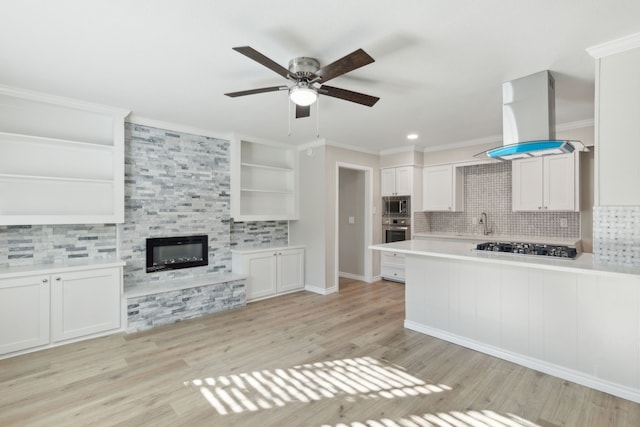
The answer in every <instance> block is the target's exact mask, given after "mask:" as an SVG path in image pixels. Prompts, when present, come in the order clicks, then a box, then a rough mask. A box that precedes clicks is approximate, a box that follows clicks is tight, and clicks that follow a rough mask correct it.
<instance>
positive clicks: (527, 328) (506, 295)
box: [370, 239, 640, 402]
mask: <svg viewBox="0 0 640 427" xmlns="http://www.w3.org/2000/svg"><path fill="white" fill-rule="evenodd" d="M370 248H371V249H374V250H380V251H389V252H396V253H401V254H404V255H405V256H406V282H405V287H406V291H405V292H406V294H405V304H406V319H405V327H406V328H408V329H412V330H415V331H418V332H422V333H425V334H428V335H431V336H434V337H437V338H441V339H444V340H446V341H449V342H452V343H455V344H459V345H462V346H465V347H468V348H471V349H474V350H478V351H481V352H484V353H487V354H490V355H493V356H496V357H499V358H502V359H505V360H509V361H512V362H515V363H518V364H520V365H523V366H527V367H529V368H532V369H536V370H539V371H542V372H546V373H548V374H551V375H554V376H557V377H561V378H564V379H567V380H570V381H573V382H576V383H579V384H583V385H586V386H589V387H592V388H595V389H598V390H602V391H605V392H608V393H611V394H614V395H616V396H620V397H623V398H626V399H629V400H632V401H635V402H640V269H637V268H631V267H624V266H613V265H599V264H596V263H594V262H593V257H592V255H591V254H585V253H583V254H580V255H579V256H578V257H577V258H576V259H573V260H571V259H558V258H553V257H546V256H533V255H531V256H527V255H518V254H502V253H491V252H489V253H487V252H478V251H474V250H473V249H474V248H475V243H473V242H468V241H456V240H437V239H429V240H408V241H403V242H394V243H387V244H380V245H373V246H371V247H370Z"/></svg>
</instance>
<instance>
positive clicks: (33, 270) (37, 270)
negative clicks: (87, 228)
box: [0, 259, 125, 279]
mask: <svg viewBox="0 0 640 427" xmlns="http://www.w3.org/2000/svg"><path fill="white" fill-rule="evenodd" d="M124 265H125V262H124V261H120V260H89V259H78V260H71V261H66V262H62V263H51V264H34V265H21V266H15V267H2V268H0V279H8V278H12V277H21V276H27V275H35V274H56V273H67V272H70V271H79V270H90V269H96V268H110V267H123V266H124Z"/></svg>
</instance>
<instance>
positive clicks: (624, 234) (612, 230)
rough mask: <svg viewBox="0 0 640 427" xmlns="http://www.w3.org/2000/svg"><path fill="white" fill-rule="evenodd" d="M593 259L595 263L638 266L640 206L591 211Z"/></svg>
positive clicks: (639, 256)
mask: <svg viewBox="0 0 640 427" xmlns="http://www.w3.org/2000/svg"><path fill="white" fill-rule="evenodd" d="M593 256H594V261H595V262H598V263H603V264H618V265H626V266H631V267H640V206H624V207H611V206H596V207H594V208H593Z"/></svg>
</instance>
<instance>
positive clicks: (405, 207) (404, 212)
mask: <svg viewBox="0 0 640 427" xmlns="http://www.w3.org/2000/svg"><path fill="white" fill-rule="evenodd" d="M382 203H383V205H384V214H385V215H387V216H409V215H410V210H411V208H410V203H411V202H410V198H409V197H408V196H407V197H400V196H391V197H383V198H382Z"/></svg>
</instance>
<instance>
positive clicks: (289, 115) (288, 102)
mask: <svg viewBox="0 0 640 427" xmlns="http://www.w3.org/2000/svg"><path fill="white" fill-rule="evenodd" d="M287 104H289V114H288V117H289V135H288V136H291V101H289V97H287Z"/></svg>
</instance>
